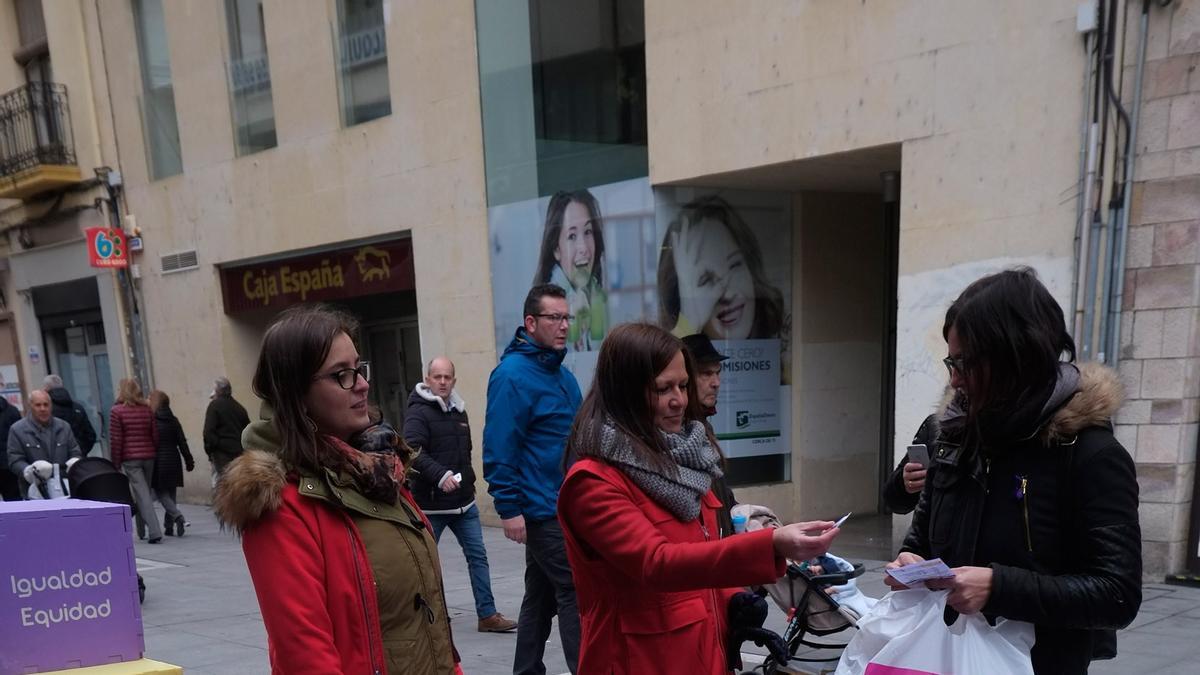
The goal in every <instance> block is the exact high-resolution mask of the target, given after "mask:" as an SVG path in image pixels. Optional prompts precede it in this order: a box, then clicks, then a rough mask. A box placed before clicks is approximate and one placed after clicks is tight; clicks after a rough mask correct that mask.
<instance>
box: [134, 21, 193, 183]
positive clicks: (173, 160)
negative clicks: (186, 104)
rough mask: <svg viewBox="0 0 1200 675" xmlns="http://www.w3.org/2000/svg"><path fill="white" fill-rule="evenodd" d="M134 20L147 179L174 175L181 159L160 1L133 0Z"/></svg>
mask: <svg viewBox="0 0 1200 675" xmlns="http://www.w3.org/2000/svg"><path fill="white" fill-rule="evenodd" d="M133 17H134V29H135V30H136V31H137V43H138V54H139V56H140V57H141V63H142V101H141V103H142V132H143V134H145V137H146V154H147V162H148V163H149V165H150V178H151V179H158V178H165V177H166V176H174V175H175V174H178V173H182V172H183V157H182V155H181V154H180V151H179V122H178V120H177V119H176V117H175V88H174V87H173V86H172V85H171V56H170V54H169V53H168V52H167V26H166V22H165V21H164V20H163V4H162V0H134V3H133Z"/></svg>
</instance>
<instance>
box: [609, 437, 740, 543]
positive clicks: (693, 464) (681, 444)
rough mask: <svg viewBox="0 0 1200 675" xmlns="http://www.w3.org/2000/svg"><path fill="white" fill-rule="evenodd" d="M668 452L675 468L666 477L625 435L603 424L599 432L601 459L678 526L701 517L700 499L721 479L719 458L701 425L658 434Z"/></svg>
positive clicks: (666, 473) (667, 472)
mask: <svg viewBox="0 0 1200 675" xmlns="http://www.w3.org/2000/svg"><path fill="white" fill-rule="evenodd" d="M659 433H661V434H662V438H663V440H664V441H666V443H667V447H668V448H669V449H670V452H671V459H673V460H674V463H675V467H674V468H673V469H671V470H668V471H666V472H665V473H664V472H663V471H661V470H660V469H658V468H657V467H655V466H654V465H653V464H651V463H650V462H649V461H648V460H647V459H646V458H645V457H644V456H642V455H640V454H638V453H637V452H635V451H634V449H633V443H632V442H631V441H630V440H629V436H627V435H626V434H625V433H624V432H622V431H620V430H618V429H617V428H616V427H615V426H613V425H612V424H611V423H607V422H606V423H605V425H604V427H603V428H602V429H601V432H600V452H601V457H602V458H603V459H605V460H606V461H608V462H609V463H611V464H613V465H614V466H616V467H617V468H618V469H620V470H621V471H622V472H623V473H624V474H625V475H626V476H629V479H630V480H632V481H633V482H634V484H635V485H637V486H638V487H639V488H641V490H642V492H645V493H646V495H647V496H649V497H650V498H651V499H653V500H654V501H655V502H656V503H657V504H658V505H659V506H661V507H663V508H664V509H666V510H668V511H670V512H671V514H672V515H674V516H675V517H676V518H678V519H679V520H680V521H681V522H685V523H687V522H691V521H693V520H695V519H696V518H697V517H699V516H700V499H701V498H702V497H704V493H706V492H708V489H709V488H710V487H711V486H712V481H713V479H714V478H720V477H721V476H723V475H724V474H722V473H721V457H720V455H718V454H717V451H716V450H715V449H714V448H713V447H712V446H711V445H709V443H708V434H706V433H705V431H704V425H703V424H701V423H700V422H695V421H693V422H688V423H686V424H684V426H683V430H682V431H681V432H680V433H677V434H668V433H664V432H659Z"/></svg>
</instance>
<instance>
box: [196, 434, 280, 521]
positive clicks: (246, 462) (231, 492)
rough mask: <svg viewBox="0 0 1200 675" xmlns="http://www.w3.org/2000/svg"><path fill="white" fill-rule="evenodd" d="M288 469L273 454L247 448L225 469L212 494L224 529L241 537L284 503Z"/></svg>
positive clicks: (215, 511)
mask: <svg viewBox="0 0 1200 675" xmlns="http://www.w3.org/2000/svg"><path fill="white" fill-rule="evenodd" d="M286 484H287V469H286V468H285V467H284V464H283V460H282V459H280V458H279V455H277V454H275V453H274V452H270V451H266V450H255V449H250V448H247V449H246V451H245V452H243V453H242V454H241V455H240V456H238V458H237V459H235V460H233V461H232V462H230V463H229V466H227V467H225V472H224V473H222V474H221V478H220V479H219V480H218V481H217V489H216V491H215V493H214V494H213V513H215V514H216V516H217V520H218V521H220V523H221V527H225V528H229V529H232V530H233V531H235V532H237V533H239V534H241V533H242V532H243V531H245V529H246V528H247V527H249V526H250V525H252V524H253V523H254V522H256V521H257V520H259V519H260V518H262V517H263V516H264V515H266V514H268V513H270V512H272V511H275V510H276V509H278V508H279V505H280V504H281V503H282V501H283V488H284V486H285V485H286Z"/></svg>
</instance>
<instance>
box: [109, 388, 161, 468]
mask: <svg viewBox="0 0 1200 675" xmlns="http://www.w3.org/2000/svg"><path fill="white" fill-rule="evenodd" d="M108 440H109V448H110V449H111V451H112V463H113V465H114V466H116V467H117V468H120V467H121V462H124V461H129V460H137V459H154V458H155V457H157V456H158V423H157V422H155V421H154V412H153V411H152V410H150V406H148V405H128V404H125V403H118V404H116V405H114V406H113V407H112V411H111V412H109V414H108ZM147 478H149V476H147Z"/></svg>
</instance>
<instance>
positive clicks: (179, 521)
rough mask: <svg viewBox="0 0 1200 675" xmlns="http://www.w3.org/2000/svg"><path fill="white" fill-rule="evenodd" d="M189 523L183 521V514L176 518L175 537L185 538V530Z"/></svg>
mask: <svg viewBox="0 0 1200 675" xmlns="http://www.w3.org/2000/svg"><path fill="white" fill-rule="evenodd" d="M186 525H187V521H186V520H184V519H183V514H179V515H178V516H175V536H177V537H182V536H183V528H184V527H186Z"/></svg>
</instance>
